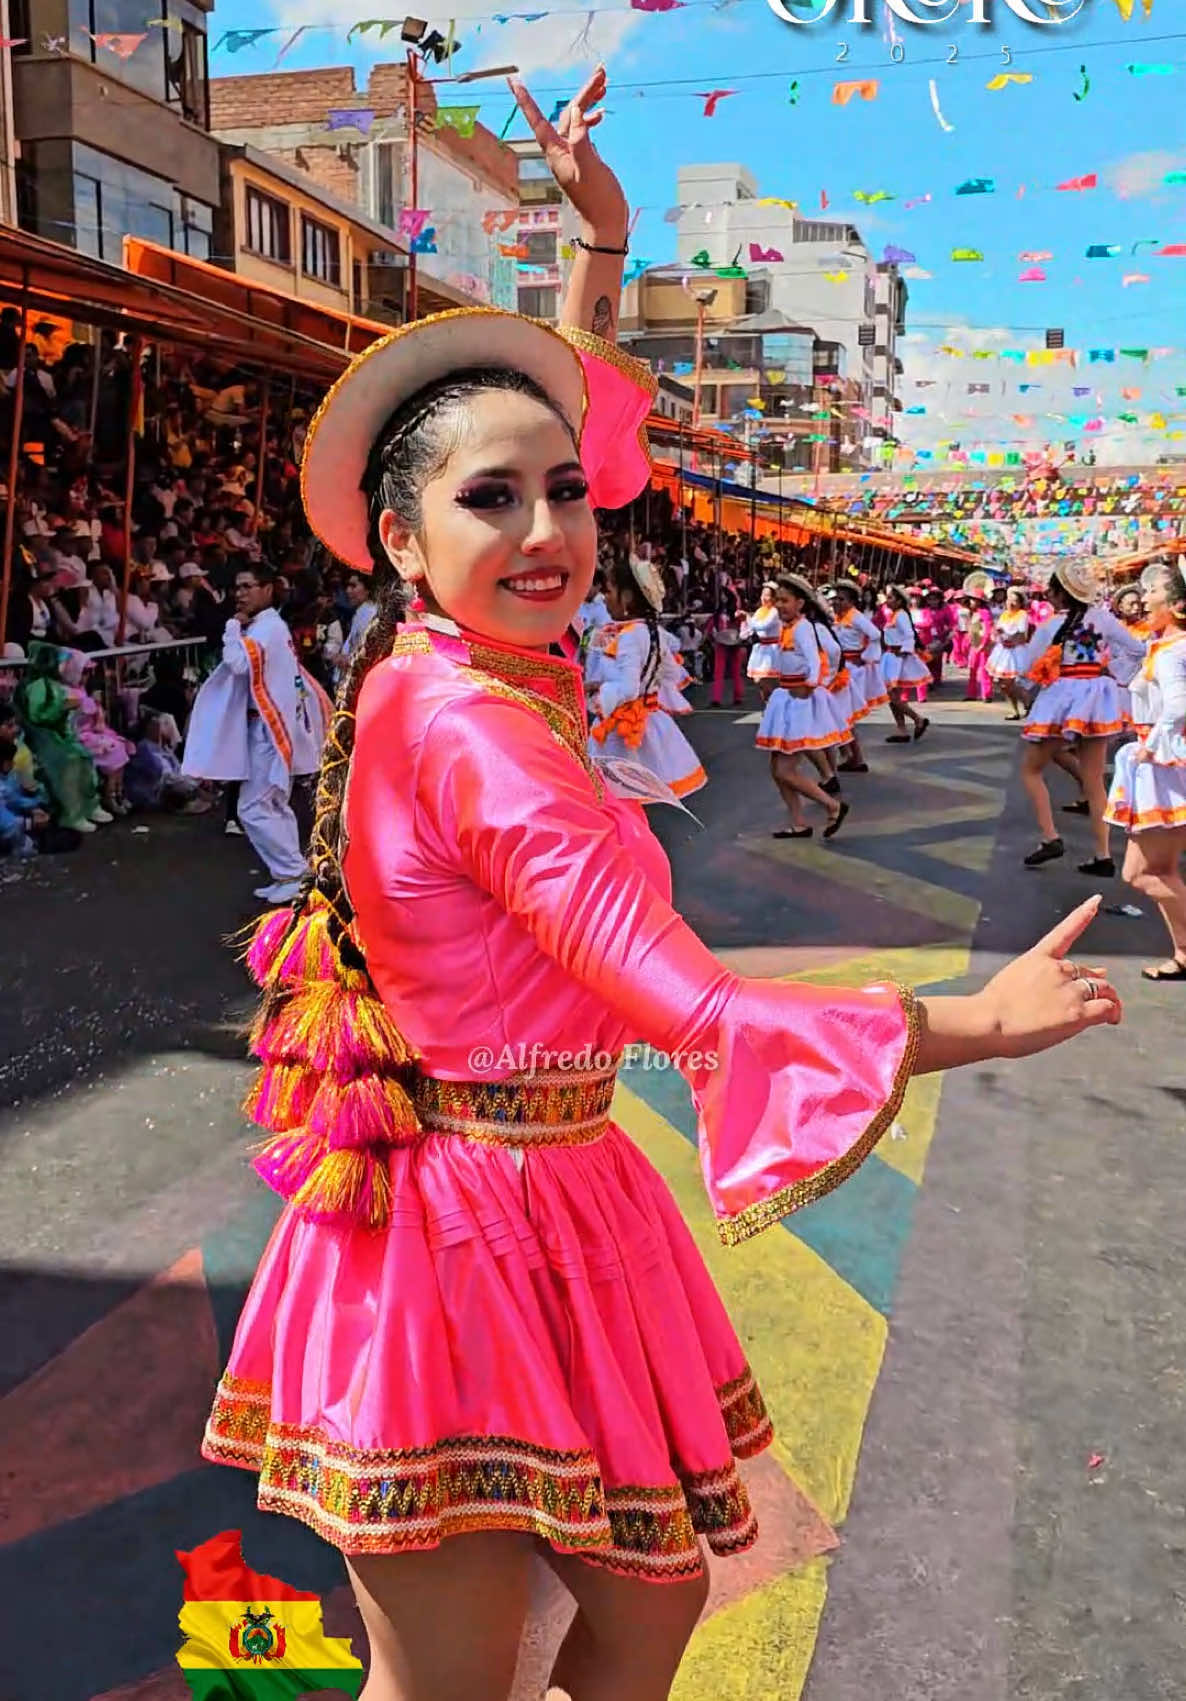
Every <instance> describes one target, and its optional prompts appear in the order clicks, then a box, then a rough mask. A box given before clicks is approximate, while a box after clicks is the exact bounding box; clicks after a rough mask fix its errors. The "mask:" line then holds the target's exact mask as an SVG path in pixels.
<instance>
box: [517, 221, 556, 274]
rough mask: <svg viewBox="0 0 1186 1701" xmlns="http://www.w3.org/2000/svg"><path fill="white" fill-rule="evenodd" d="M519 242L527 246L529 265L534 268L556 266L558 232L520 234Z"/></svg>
mask: <svg viewBox="0 0 1186 1701" xmlns="http://www.w3.org/2000/svg"><path fill="white" fill-rule="evenodd" d="M519 240H520V242H523V243H525V244H526V247H527V259H528V262H529V264H531V265H533V266H554V265H555V264H556V232H555V231H554V230H531V231H527V232H526V233H523V232H520V236H519Z"/></svg>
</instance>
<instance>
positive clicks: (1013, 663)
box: [984, 644, 1026, 679]
mask: <svg viewBox="0 0 1186 1701" xmlns="http://www.w3.org/2000/svg"><path fill="white" fill-rule="evenodd" d="M1025 659H1026V652H1025V649H1024V648H1022V649H1012V650H1011V649H1010V648H1009V647H1008V645H1006V644H994V645H993V647H992V649H991V650H990V651H989V652H988V660H987V661H986V662H985V664H984V670H985V672H986V673H987V674H988V676H989V678H990V679H1019V678H1020V677H1021V672H1022V666H1021V664H1022V662H1024V661H1025Z"/></svg>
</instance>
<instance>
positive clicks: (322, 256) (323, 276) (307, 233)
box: [301, 213, 342, 285]
mask: <svg viewBox="0 0 1186 1701" xmlns="http://www.w3.org/2000/svg"><path fill="white" fill-rule="evenodd" d="M341 247H342V245H341V241H340V239H339V237H338V233H337V231H336V230H331V229H330V227H329V226H328V225H327V224H319V223H318V221H317V220H316V219H311V218H310V217H309V215H308V213H302V214H301V270H302V272H304V274H305V276H306V277H307V278H320V280H321V282H322V283H327V284H335V285H336V284H340V283H341V281H342V253H341Z"/></svg>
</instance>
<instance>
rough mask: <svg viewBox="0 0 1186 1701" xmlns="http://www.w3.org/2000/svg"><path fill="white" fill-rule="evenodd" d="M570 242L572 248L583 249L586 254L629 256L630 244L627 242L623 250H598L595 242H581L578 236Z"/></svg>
mask: <svg viewBox="0 0 1186 1701" xmlns="http://www.w3.org/2000/svg"><path fill="white" fill-rule="evenodd" d="M572 241H573V247H574V248H583V249H584V250H585V253H586V254H623V255H625V254H629V252H630V243H629V242H627V243H626V245H625V247H624V248H599V247H598V246H597V244H596V243H595V242H582V241H581V238H580V237H579V236H574V237H573V239H572Z"/></svg>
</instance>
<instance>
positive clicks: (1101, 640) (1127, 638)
mask: <svg viewBox="0 0 1186 1701" xmlns="http://www.w3.org/2000/svg"><path fill="white" fill-rule="evenodd" d="M1100 590H1101V585H1100V582H1099V578H1098V576H1097V574H1096V571H1095V568H1094V567H1093V566H1092V565H1091V563H1090V562H1086V561H1064V562H1061V563H1060V564H1059V566H1057V567H1056V568H1055V569H1054V576H1053V578H1052V579H1051V581H1050V588H1049V592H1048V595H1049V597H1050V601H1051V602H1052V604H1053V605H1054V610H1055V612H1054V613H1053V614H1052V615H1051V616H1050V618H1049V619H1048V620H1044V621H1043V622H1042V624H1041V625H1040V626H1039V627H1038V629H1037V631H1036V632H1035V633H1034V636H1033V639H1032V641H1031V643H1030V648H1029V657H1030V663H1029V670H1028V677H1029V679H1030V680H1032V681H1033V683H1034V684H1036V685H1037V686H1038V687H1039V689H1038V694H1037V696H1036V697H1035V698H1034V701H1033V703H1032V705H1031V707H1030V712H1029V714H1028V715H1027V716H1026V719H1025V725H1024V726H1023V727H1022V729H1021V736H1022V740H1023V746H1022V756H1021V783H1022V785H1023V786H1024V787H1025V791H1026V795H1027V796H1028V798H1029V800H1030V805H1031V807H1032V808H1033V811H1034V816H1035V818H1036V820H1037V823H1038V831H1039V832H1040V833H1041V835H1042V840H1041V843H1040V844H1039V845H1038V847H1037V849H1036V850H1033V851H1031V852H1030V854H1029V856H1027V857H1026V859H1025V865H1026V867H1027V868H1040V867H1041V865H1042V864H1043V863H1045V862H1053V861H1055V860H1056V859H1057V858H1058V857H1061V856H1062V855H1064V846H1063V842H1062V838H1061V836H1060V835H1059V834H1058V833H1056V832H1055V830H1054V817H1053V815H1052V814H1051V811H1050V793H1049V791H1048V790H1047V789H1046V780H1045V777H1044V776H1045V770H1046V768H1047V767H1048V766H1049V764H1050V762H1051V761H1052V760H1053V758H1054V754H1055V752H1056V751H1057V750H1059V749H1060V748H1062V747H1063V746H1065V745H1067V744H1070V743H1073V742H1076V741H1077V755H1078V770H1079V781H1080V784H1081V786H1082V788H1083V795H1084V797H1085V798H1086V799H1087V805H1088V812H1089V814H1090V818H1091V825H1092V832H1093V836H1094V838H1095V855H1094V856H1093V857H1090V858H1089V859H1088V860H1087V861H1086V862H1081V863H1080V864H1079V865H1078V866H1079V872H1080V873H1081V874H1091V875H1094V876H1096V877H1098V878H1100V879H1104V880H1108V879H1111V878H1112V876H1113V875H1114V874H1115V873H1116V867H1115V864H1114V863H1113V861H1112V857H1111V854H1110V852H1109V849H1108V824H1107V822H1106V821H1105V820H1104V808H1105V805H1106V803H1107V790H1106V788H1105V785H1104V766H1105V763H1106V760H1107V754H1108V740H1109V739H1111V738H1116V737H1117V736H1118V735H1119V734H1120V733H1122V732H1123V731H1124V730H1125V728H1126V726H1127V721H1126V719H1125V711H1124V707H1123V704H1122V702H1121V698H1120V686H1119V684H1118V683H1117V681H1116V679H1115V678H1114V677H1113V676H1112V674H1111V673H1109V671H1108V661H1109V654H1110V655H1111V656H1112V657H1118V656H1120V655H1123V654H1124V653H1126V652H1129V653H1133V652H1135V653H1136V654H1137V655H1138V656H1139V654H1140V645H1139V641H1138V640H1137V639H1136V638H1134V637H1133V635H1132V633H1131V632H1130V631H1129V630H1128V628H1127V627H1126V626H1123V625H1122V624H1121V622H1120V621H1119V620H1117V618H1116V616H1115V615H1114V614H1113V613H1112V612H1111V610H1110V609H1108V608H1105V607H1104V606H1103V604H1102V603H1101V602H1100V601H1099V595H1100Z"/></svg>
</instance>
